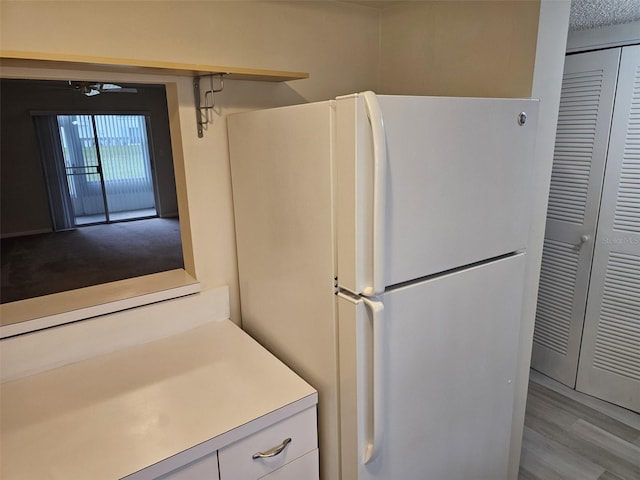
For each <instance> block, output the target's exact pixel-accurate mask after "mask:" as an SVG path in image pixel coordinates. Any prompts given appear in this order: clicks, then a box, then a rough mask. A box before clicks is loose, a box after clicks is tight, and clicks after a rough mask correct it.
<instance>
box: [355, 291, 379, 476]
mask: <svg viewBox="0 0 640 480" xmlns="http://www.w3.org/2000/svg"><path fill="white" fill-rule="evenodd" d="M361 298H362V301H363V302H364V304H365V305H366V306H367V308H368V309H369V310H370V311H371V315H372V318H373V375H372V377H373V385H372V387H371V390H369V391H373V414H372V422H371V425H372V429H371V432H370V435H369V438H367V440H366V442H367V443H366V445H365V449H364V455H363V457H362V463H363V465H366V464H367V463H369V462H371V461H372V460H373V459H374V458H376V456H377V455H378V453H379V452H380V448H381V447H382V440H383V438H384V423H383V422H384V418H383V416H384V411H385V409H384V368H385V367H384V355H383V349H384V335H383V325H384V324H383V320H384V304H383V303H382V302H380V301H377V300H372V299H369V298H365V297H361ZM360 373H361V374H363V372H362V371H360Z"/></svg>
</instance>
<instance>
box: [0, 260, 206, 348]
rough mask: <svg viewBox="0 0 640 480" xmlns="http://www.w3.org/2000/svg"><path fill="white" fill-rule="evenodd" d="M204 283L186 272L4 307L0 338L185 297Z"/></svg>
mask: <svg viewBox="0 0 640 480" xmlns="http://www.w3.org/2000/svg"><path fill="white" fill-rule="evenodd" d="M199 291H200V283H199V282H198V281H197V280H196V279H194V278H193V277H192V276H191V275H189V274H188V273H187V272H185V271H184V270H182V269H177V270H169V271H167V272H160V273H154V274H151V275H145V276H142V277H135V278H128V279H126V280H119V281H117V282H110V283H104V284H101V285H94V286H91V287H86V288H79V289H77V290H69V291H67V292H61V293H55V294H52V295H45V296H42V297H36V298H30V299H27V300H21V301H17V302H11V303H5V304H2V305H0V338H7V337H12V336H14V335H20V334H23V333H28V332H34V331H36V330H41V329H43V328H49V327H55V326H57V325H62V324H65V323H71V322H75V321H78V320H84V319H87V318H91V317H96V316H99V315H105V314H109V313H114V312H119V311H121V310H126V309H129V308H133V307H139V306H142V305H148V304H151V303H156V302H160V301H163V300H169V299H171V298H177V297H183V296H185V295H191V294H193V293H198V292H199Z"/></svg>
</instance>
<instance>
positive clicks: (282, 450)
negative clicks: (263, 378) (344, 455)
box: [218, 408, 318, 480]
mask: <svg viewBox="0 0 640 480" xmlns="http://www.w3.org/2000/svg"><path fill="white" fill-rule="evenodd" d="M317 438H318V436H317V433H316V411H315V408H313V409H308V410H305V411H304V412H301V413H298V414H297V415H294V416H293V417H290V418H287V419H285V420H283V421H281V422H279V423H277V424H275V425H273V426H271V427H268V428H265V429H264V430H261V431H260V432H257V433H255V434H253V435H251V436H250V437H247V438H244V439H242V440H239V441H237V442H235V443H233V444H231V445H229V446H228V447H225V448H222V449H220V451H219V452H218V455H219V463H220V480H253V479H258V478H262V477H264V476H265V475H267V474H269V473H271V472H273V471H275V470H277V469H279V468H281V467H283V466H285V465H287V464H288V463H290V462H292V461H293V460H296V459H297V458H299V457H301V456H303V455H305V454H306V453H309V452H311V451H313V450H315V449H316V448H317V447H318V440H317ZM315 470H316V471H317V466H316V468H315ZM312 474H313V471H311V472H309V471H308V472H305V476H304V477H302V478H308V479H312V478H317V475H318V474H317V473H316V474H315V476H314V475H312Z"/></svg>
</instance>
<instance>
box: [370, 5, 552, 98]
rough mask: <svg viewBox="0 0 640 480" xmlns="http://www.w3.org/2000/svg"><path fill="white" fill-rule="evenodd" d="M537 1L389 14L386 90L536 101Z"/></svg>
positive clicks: (404, 8)
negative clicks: (532, 91)
mask: <svg viewBox="0 0 640 480" xmlns="http://www.w3.org/2000/svg"><path fill="white" fill-rule="evenodd" d="M539 8H540V4H539V2H538V1H537V0H532V1H530V0H522V1H483V0H477V1H476V0H473V1H433V2H406V3H403V4H402V5H400V6H397V7H391V8H388V9H386V10H384V12H383V15H382V22H381V25H382V28H381V35H382V48H381V54H380V55H381V56H380V58H381V61H380V72H381V73H380V91H381V92H384V93H396V94H397V93H403V94H413V95H448V96H465V97H470V96H477V97H529V96H531V85H532V81H533V65H534V60H535V53H536V35H537V30H538V12H539Z"/></svg>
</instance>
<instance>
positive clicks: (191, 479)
mask: <svg viewBox="0 0 640 480" xmlns="http://www.w3.org/2000/svg"><path fill="white" fill-rule="evenodd" d="M218 478H219V475H218V452H213V453H210V454H209V455H207V456H205V457H203V458H199V459H197V460H194V461H193V462H190V463H187V464H186V465H182V466H181V467H178V468H176V469H175V470H172V471H171V472H169V473H167V474H165V475H161V476H159V477H156V479H157V480H215V479H218Z"/></svg>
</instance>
